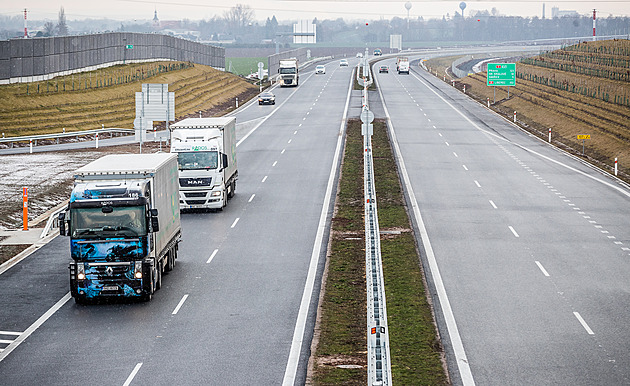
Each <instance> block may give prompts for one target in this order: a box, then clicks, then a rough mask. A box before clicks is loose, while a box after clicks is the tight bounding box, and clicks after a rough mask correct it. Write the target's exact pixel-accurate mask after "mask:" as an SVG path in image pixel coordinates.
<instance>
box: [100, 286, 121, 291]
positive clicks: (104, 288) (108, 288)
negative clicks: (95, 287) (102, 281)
mask: <svg viewBox="0 0 630 386" xmlns="http://www.w3.org/2000/svg"><path fill="white" fill-rule="evenodd" d="M103 291H118V286H117V285H105V286H103Z"/></svg>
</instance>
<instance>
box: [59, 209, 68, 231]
mask: <svg viewBox="0 0 630 386" xmlns="http://www.w3.org/2000/svg"><path fill="white" fill-rule="evenodd" d="M57 221H58V222H59V234H60V235H61V236H66V235H67V232H66V212H61V213H59V216H58V217H57Z"/></svg>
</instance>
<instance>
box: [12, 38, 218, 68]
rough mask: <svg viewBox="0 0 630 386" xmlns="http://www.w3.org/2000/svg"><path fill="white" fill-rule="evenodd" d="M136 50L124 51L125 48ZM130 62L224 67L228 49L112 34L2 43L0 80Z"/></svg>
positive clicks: (187, 42) (170, 39) (189, 42)
mask: <svg viewBox="0 0 630 386" xmlns="http://www.w3.org/2000/svg"><path fill="white" fill-rule="evenodd" d="M127 44H131V45H133V46H134V47H133V49H131V50H127V49H125V45H127ZM123 58H125V59H126V60H127V61H129V60H136V61H137V60H152V59H162V58H164V59H171V60H179V61H191V62H195V63H199V64H204V65H210V66H215V67H222V68H224V67H225V49H224V48H222V47H214V46H210V45H206V44H200V43H196V42H192V41H189V40H184V39H179V38H175V37H173V36H167V35H157V34H140V33H131V32H123V33H121V32H112V33H103V34H95V35H81V36H61V37H50V38H34V39H11V40H8V41H0V80H3V79H9V77H16V78H17V77H22V76H31V75H46V74H52V73H58V72H62V71H68V70H79V69H82V68H85V67H91V66H97V65H101V64H107V63H112V62H116V61H122V60H123Z"/></svg>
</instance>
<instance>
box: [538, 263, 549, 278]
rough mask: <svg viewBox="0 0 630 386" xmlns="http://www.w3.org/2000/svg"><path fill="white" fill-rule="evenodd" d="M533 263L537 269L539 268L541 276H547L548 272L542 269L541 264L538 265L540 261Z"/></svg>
mask: <svg viewBox="0 0 630 386" xmlns="http://www.w3.org/2000/svg"><path fill="white" fill-rule="evenodd" d="M535 263H536V265H537V266H538V268H540V270H541V271H542V273H543V275H545V276H549V272H547V270H546V269H545V267H543V266H542V264H540V261H536V262H535Z"/></svg>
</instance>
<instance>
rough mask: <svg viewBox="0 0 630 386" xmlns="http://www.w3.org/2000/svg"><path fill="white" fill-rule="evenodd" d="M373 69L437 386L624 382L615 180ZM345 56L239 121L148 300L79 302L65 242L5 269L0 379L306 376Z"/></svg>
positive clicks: (628, 195)
mask: <svg viewBox="0 0 630 386" xmlns="http://www.w3.org/2000/svg"><path fill="white" fill-rule="evenodd" d="M417 58H419V57H416V59H417ZM381 63H386V64H389V65H390V69H391V71H390V73H389V74H375V76H376V80H377V83H378V86H379V91H375V92H370V106H371V108H372V110H373V111H374V112H375V115H376V117H377V118H386V119H389V122H390V124H391V128H392V130H393V138H394V150H395V153H396V156H397V157H398V163H399V167H400V173H401V177H402V180H403V181H402V182H403V185H404V190H405V193H406V194H407V197H406V198H407V203H408V207H409V211H410V215H411V217H412V221H413V223H414V230H415V232H416V237H417V239H418V244H419V246H420V251H421V255H422V264H423V266H424V268H425V272H426V275H427V280H428V282H429V287H430V293H431V296H432V300H433V302H434V304H435V313H436V318H437V323H438V327H439V330H440V335H441V337H442V341H443V344H444V346H445V349H446V359H447V363H448V367H449V373H450V376H451V378H452V381H453V383H454V384H456V385H473V384H479V385H522V384H533V385H552V384H553V385H556V384H562V385H592V384H606V385H613V384H615V385H616V384H628V383H630V358H628V355H627V346H628V343H629V342H630V333H629V332H628V329H627V328H625V326H626V322H627V319H628V316H627V312H626V310H627V307H628V306H627V305H628V304H629V300H630V280H628V278H629V276H630V275H629V273H630V230H629V229H628V227H627V226H626V225H627V219H628V218H629V215H630V213H629V212H630V206H629V205H628V202H629V201H630V190H629V189H628V188H627V186H626V185H625V184H621V183H619V182H618V181H617V180H615V179H613V178H611V177H610V176H607V175H604V174H602V173H600V172H599V171H597V170H595V169H593V168H591V167H589V166H587V165H584V164H583V163H582V162H580V161H579V160H577V159H575V158H573V157H571V156H568V155H566V154H565V153H562V152H560V151H558V150H556V149H554V148H552V147H550V146H549V145H547V144H546V143H544V142H542V141H540V140H538V139H536V138H534V137H532V136H530V135H528V134H526V133H524V132H522V131H521V130H520V129H518V128H516V127H515V126H514V125H512V124H511V123H510V122H508V121H506V120H504V119H502V118H500V117H498V116H496V115H495V114H494V113H492V112H491V111H489V110H488V109H486V108H485V107H483V106H481V105H479V104H477V103H476V102H474V101H471V100H470V99H469V98H468V97H467V96H465V95H463V94H462V93H461V92H459V91H457V90H455V89H453V88H452V87H450V86H449V85H448V84H446V83H444V82H441V81H440V80H438V79H437V78H435V77H432V76H430V75H428V74H427V73H426V72H423V71H422V70H421V69H419V68H418V66H417V63H416V64H414V65H413V66H412V71H411V74H410V75H398V74H396V73H395V71H394V70H395V63H394V60H393V59H385V60H384V61H383V62H381ZM353 64H356V59H354V58H351V59H350V67H344V68H340V67H339V66H338V61H332V62H330V63H328V64H327V73H326V74H324V75H314V74H313V73H312V69H310V70H307V71H305V72H304V73H303V74H302V76H301V78H300V81H301V84H300V86H299V87H298V88H282V89H281V88H276V89H274V93H275V94H276V99H277V102H276V105H275V106H258V105H257V104H252V105H249V106H247V107H246V108H244V109H241V110H240V111H239V112H238V113H237V120H238V121H239V122H248V124H247V125H242V126H241V127H240V129H239V130H238V131H237V137H238V140H239V142H238V148H237V149H238V150H237V151H238V164H239V181H238V186H237V189H236V196H235V197H234V198H233V199H232V200H231V201H230V202H229V204H228V206H227V207H226V208H225V209H224V210H223V211H222V212H216V213H200V212H193V213H184V214H183V215H182V226H183V242H182V243H181V244H180V257H179V260H178V263H177V267H176V268H175V270H174V271H173V272H171V273H169V274H168V275H166V276H165V277H164V280H163V288H162V289H161V290H160V291H158V292H157V293H156V294H155V295H154V297H153V300H152V301H151V302H148V303H133V304H126V303H121V304H105V305H95V306H78V305H75V304H74V302H73V301H72V300H71V299H69V295H68V269H67V263H68V261H69V246H68V244H69V242H68V240H67V239H65V238H61V237H57V238H55V239H54V240H53V241H51V242H50V243H49V244H47V245H46V246H44V247H42V248H40V249H39V250H38V251H36V252H35V253H34V254H32V255H31V256H29V257H28V258H26V259H25V260H24V261H22V262H21V263H20V264H18V265H17V266H15V267H13V268H11V269H9V270H8V271H6V272H4V273H2V274H1V275H0V294H2V296H0V342H7V343H5V344H8V346H7V347H12V348H10V349H9V348H6V349H5V351H3V352H0V377H1V378H0V379H1V381H0V383H1V384H7V385H32V384H39V383H42V379H44V377H45V379H46V382H45V383H46V384H50V385H68V384H102V383H107V384H114V385H135V384H137V385H144V384H159V385H161V384H163V385H171V384H190V385H197V384H199V385H202V384H217V385H224V384H230V385H253V384H257V385H277V384H288V385H290V384H303V383H304V380H305V379H304V377H305V372H306V367H305V366H306V361H307V360H308V355H309V347H310V342H311V337H312V330H313V323H314V319H313V318H314V316H315V307H316V302H317V293H318V291H319V283H320V280H321V274H322V270H323V265H324V258H325V251H326V242H327V239H328V238H327V232H328V226H329V221H330V216H331V213H332V200H333V198H334V197H333V195H334V192H335V188H336V186H335V181H336V177H337V171H338V166H339V156H340V151H341V140H342V139H343V135H342V134H343V122H344V120H345V118H346V117H347V116H350V117H352V116H354V117H357V116H358V113H359V107H360V99H359V98H356V96H357V95H358V92H356V91H355V92H351V91H350V89H349V87H350V80H351V79H350V76H351V72H352V66H353ZM379 64H380V63H379ZM351 96H352V98H351ZM348 101H351V103H350V104H348ZM357 102H358V104H357ZM385 281H386V282H387V280H386V279H385ZM20 341H21V342H22V343H21V344H20V345H16V343H17V342H20ZM0 347H5V346H0ZM13 348H14V349H13Z"/></svg>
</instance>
